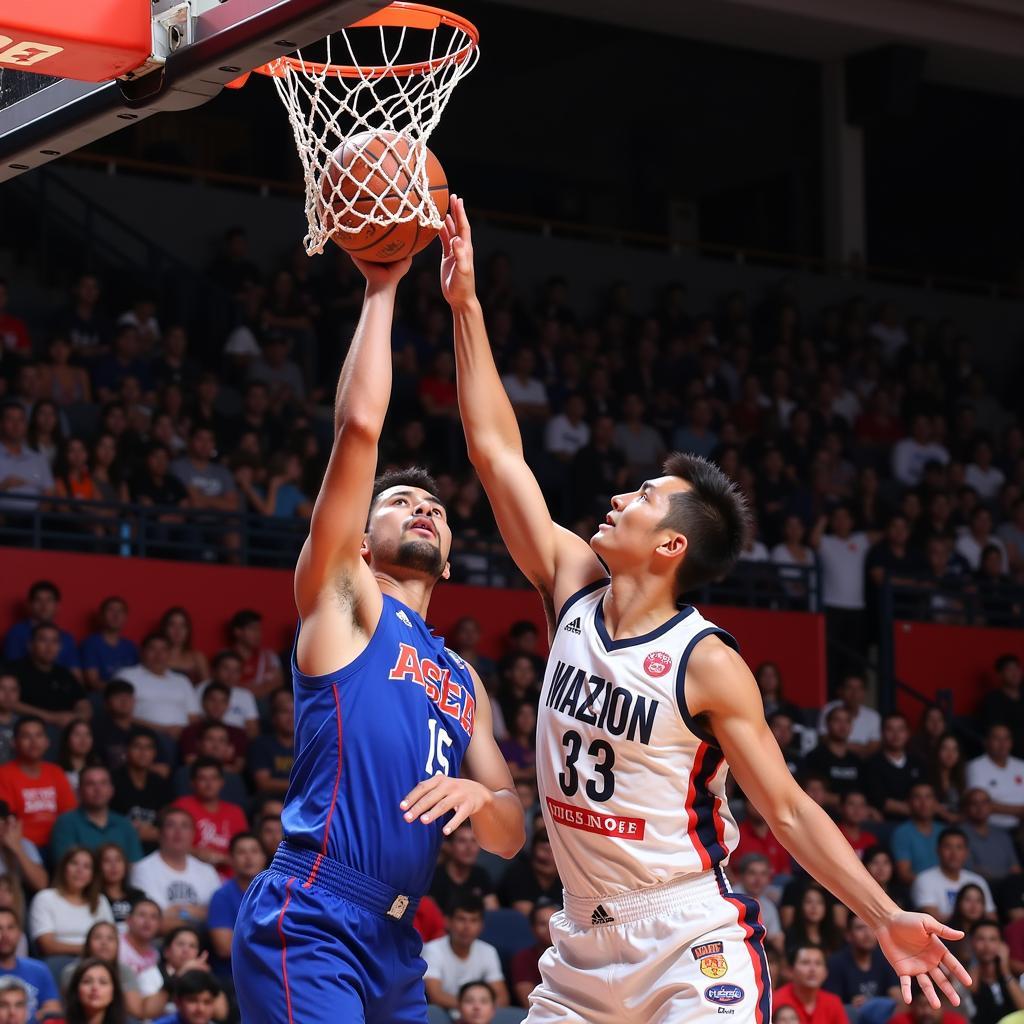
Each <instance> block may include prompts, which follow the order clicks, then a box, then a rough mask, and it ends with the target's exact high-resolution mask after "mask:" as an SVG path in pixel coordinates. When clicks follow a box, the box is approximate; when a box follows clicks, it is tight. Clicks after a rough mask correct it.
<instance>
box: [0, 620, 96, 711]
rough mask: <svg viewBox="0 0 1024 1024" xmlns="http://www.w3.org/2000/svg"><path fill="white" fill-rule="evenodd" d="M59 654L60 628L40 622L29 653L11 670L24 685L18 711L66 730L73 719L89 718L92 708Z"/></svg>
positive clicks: (21, 684)
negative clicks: (58, 662) (60, 663)
mask: <svg viewBox="0 0 1024 1024" xmlns="http://www.w3.org/2000/svg"><path fill="white" fill-rule="evenodd" d="M59 654H60V630H58V629H57V627H56V626H54V625H53V624H52V623H47V622H41V623H39V624H38V625H36V626H33V627H32V636H31V639H30V640H29V644H28V653H27V654H26V655H25V657H24V658H22V659H20V660H19V661H16V662H15V663H14V664H13V665H12V666H11V670H12V671H13V672H14V675H15V676H16V677H17V679H18V685H19V686H20V687H21V703H20V704H19V706H18V710H19V711H22V712H24V713H25V714H31V715H38V716H39V717H40V718H41V719H43V721H44V722H47V723H49V724H50V725H53V726H56V727H57V728H58V729H63V728H64V727H65V726H66V725H67V724H68V723H69V722H70V721H71V720H72V719H74V718H88V717H89V716H90V715H91V714H92V708H91V706H90V705H89V699H88V697H87V696H86V693H85V690H84V689H83V688H82V684H81V683H80V682H79V681H78V679H77V678H76V677H75V675H74V673H73V672H72V671H71V670H70V669H67V668H64V666H63V665H58V664H57V658H58V656H59Z"/></svg>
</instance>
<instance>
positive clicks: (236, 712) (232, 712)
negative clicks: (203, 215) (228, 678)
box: [196, 679, 260, 729]
mask: <svg viewBox="0 0 1024 1024" xmlns="http://www.w3.org/2000/svg"><path fill="white" fill-rule="evenodd" d="M209 685H210V680H209V679H207V680H206V682H205V683H200V684H199V685H198V686H197V687H196V696H197V697H198V698H199V702H200V704H202V701H203V694H204V693H205V692H206V688H207V687H208V686H209ZM259 717H260V712H259V708H257V707H256V698H255V697H254V696H253V694H252V690H247V689H246V688H245V687H244V686H232V687H231V694H230V696H229V697H228V709H227V711H226V712H224V724H225V725H234V726H237V727H238V728H239V729H244V728H245V726H246V723H247V722H251V721H252V720H253V719H254V718H256V719H258V718H259Z"/></svg>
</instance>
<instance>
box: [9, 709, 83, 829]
mask: <svg viewBox="0 0 1024 1024" xmlns="http://www.w3.org/2000/svg"><path fill="white" fill-rule="evenodd" d="M49 746H50V741H49V739H48V738H47V735H46V726H45V724H44V722H43V720H42V719H41V718H40V717H39V716H38V715H23V716H22V717H21V718H20V719H19V720H18V724H17V725H16V726H15V727H14V759H13V760H12V761H8V762H7V764H4V765H0V799H2V800H3V801H4V802H5V803H6V804H7V805H8V807H9V808H10V810H11V811H12V812H13V813H14V814H15V815H16V816H17V818H18V820H19V821H20V822H21V828H22V834H23V835H24V837H25V838H26V839H28V840H29V841H30V842H32V843H35V845H36V846H38V847H40V848H44V847H46V846H48V845H49V842H50V833H51V832H52V831H53V826H54V823H55V822H56V821H57V817H58V815H60V814H63V813H64V812H65V811H70V810H71V809H72V808H74V807H75V806H76V805H77V803H78V801H77V800H76V799H75V793H74V790H73V789H72V788H71V783H70V782H68V779H67V776H66V775H65V774H64V772H63V771H62V770H61V769H60V768H59V767H58V766H57V765H55V764H52V763H51V762H49V761H44V760H43V758H44V757H45V756H46V751H47V750H48V749H49Z"/></svg>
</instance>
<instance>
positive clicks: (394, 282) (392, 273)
mask: <svg viewBox="0 0 1024 1024" xmlns="http://www.w3.org/2000/svg"><path fill="white" fill-rule="evenodd" d="M350 255H351V254H350ZM352 262H353V263H354V264H355V265H356V266H357V267H358V268H359V273H360V274H362V275H363V277H365V278H366V284H367V286H368V287H370V288H397V287H398V282H399V281H401V280H402V278H403V277H405V275H406V274H407V273H408V271H409V268H410V267H411V266H412V257H411V256H406V257H405V259H404V260H395V262H394V263H371V262H370V261H369V260H361V259H359V257H358V256H353V257H352Z"/></svg>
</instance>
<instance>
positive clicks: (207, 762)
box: [188, 757, 224, 779]
mask: <svg viewBox="0 0 1024 1024" xmlns="http://www.w3.org/2000/svg"><path fill="white" fill-rule="evenodd" d="M204 768H216V769H217V774H218V775H219V776H220V777H221V778H224V765H222V764H221V763H220V761H218V760H216V759H215V758H212V757H197V758H196V759H195V760H194V761H193V762H192V765H191V766H190V768H189V770H188V777H189V778H190V779H194V778H195V777H196V776H197V775H198V774H199V773H200V772H201V771H202V770H203V769H204Z"/></svg>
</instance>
